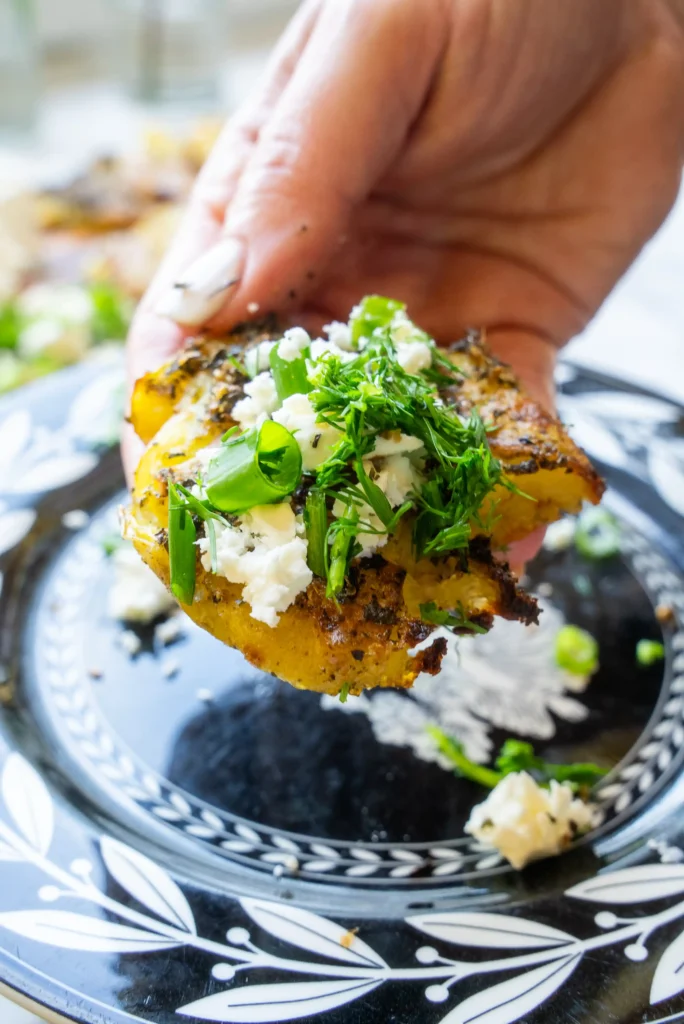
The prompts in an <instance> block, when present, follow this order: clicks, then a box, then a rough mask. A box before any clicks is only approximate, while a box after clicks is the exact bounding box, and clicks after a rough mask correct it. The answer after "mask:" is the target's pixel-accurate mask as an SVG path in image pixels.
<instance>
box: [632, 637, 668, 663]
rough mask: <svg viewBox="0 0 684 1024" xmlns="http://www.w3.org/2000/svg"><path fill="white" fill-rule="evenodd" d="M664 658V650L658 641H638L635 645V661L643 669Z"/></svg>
mask: <svg viewBox="0 0 684 1024" xmlns="http://www.w3.org/2000/svg"><path fill="white" fill-rule="evenodd" d="M664 657H665V648H664V647H663V645H662V644H661V643H660V642H659V641H658V640H640V641H639V642H638V644H637V645H636V660H637V661H638V663H639V664H640V665H643V666H644V667H645V668H648V666H649V665H655V663H656V662H657V661H662V660H663V658H664Z"/></svg>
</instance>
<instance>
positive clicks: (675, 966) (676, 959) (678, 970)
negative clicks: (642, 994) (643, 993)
mask: <svg viewBox="0 0 684 1024" xmlns="http://www.w3.org/2000/svg"><path fill="white" fill-rule="evenodd" d="M682 991H684V932H682V933H681V935H678V936H677V938H676V939H675V940H674V942H672V943H670V945H669V946H668V947H667V949H666V950H665V952H664V953H663V955H662V956H661V958H660V960H659V962H658V966H657V967H656V972H655V974H654V975H653V982H652V984H651V1003H662V1001H663V1000H664V999H671V998H672V996H676V995H679V993H680V992H682Z"/></svg>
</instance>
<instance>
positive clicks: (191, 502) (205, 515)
mask: <svg viewBox="0 0 684 1024" xmlns="http://www.w3.org/2000/svg"><path fill="white" fill-rule="evenodd" d="M175 487H176V490H177V491H178V493H179V494H180V495H182V496H183V497H184V498H185V506H186V508H187V509H188V511H190V512H194V514H195V515H196V516H199V518H200V519H201V520H202V521H203V522H204V526H205V529H206V532H207V538H208V539H209V560H210V562H211V571H212V572H218V554H217V551H216V521H218V522H219V523H222V524H223V525H224V526H230V523H228V521H227V520H225V519H224V518H223V516H221V515H219V513H218V512H215V511H214V510H213V509H211V508H208V507H207V505H206V504H205V503H204V502H203V501H201V500H200V499H199V498H198V497H197V496H196V495H194V494H193V493H192V491H189V490H188V489H187V487H183V485H182V484H176V485H175Z"/></svg>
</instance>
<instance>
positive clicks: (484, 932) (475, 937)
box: [406, 913, 575, 949]
mask: <svg viewBox="0 0 684 1024" xmlns="http://www.w3.org/2000/svg"><path fill="white" fill-rule="evenodd" d="M406 921H407V923H408V924H410V925H412V926H413V927H414V928H417V929H418V931H420V932H424V933H425V934H426V935H430V936H431V937H432V938H435V939H442V940H443V941H444V942H454V943H457V944H458V945H460V946H476V947H478V948H481V949H486V948H489V947H493V948H494V949H545V948H553V947H554V946H563V945H565V944H566V943H568V942H574V941H575V940H574V938H573V936H572V935H568V934H567V933H566V932H562V931H559V930H558V929H557V928H549V927H548V926H547V925H544V924H537V922H536V921H525V920H523V919H522V918H520V917H505V916H504V915H503V914H470V913H447V914H417V915H416V916H414V917H407V918H406Z"/></svg>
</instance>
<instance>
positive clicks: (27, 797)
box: [2, 753, 54, 856]
mask: <svg viewBox="0 0 684 1024" xmlns="http://www.w3.org/2000/svg"><path fill="white" fill-rule="evenodd" d="M2 795H3V798H4V801H5V805H6V807H7V810H8V811H9V813H10V815H11V817H12V820H13V821H14V823H15V825H16V826H17V828H18V829H19V831H20V832H21V834H22V836H23V837H24V839H26V841H27V842H28V843H30V845H31V846H32V847H33V849H34V850H37V851H38V853H41V854H42V855H43V856H45V854H47V852H48V850H49V849H50V843H51V842H52V831H53V828H54V810H53V806H52V800H51V799H50V794H49V793H48V791H47V787H46V785H45V783H44V782H43V780H42V779H41V777H40V775H39V774H38V772H37V771H36V770H35V768H32V767H31V765H30V764H29V763H28V761H26V760H25V759H24V758H23V757H21V755H20V754H16V753H13V754H10V755H9V757H8V758H7V761H6V762H5V767H4V770H3V773H2Z"/></svg>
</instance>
